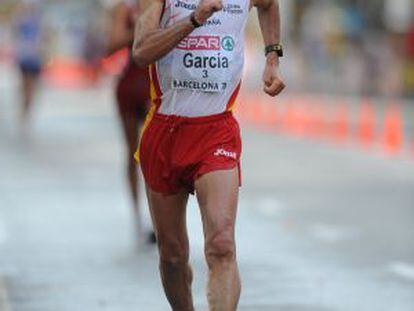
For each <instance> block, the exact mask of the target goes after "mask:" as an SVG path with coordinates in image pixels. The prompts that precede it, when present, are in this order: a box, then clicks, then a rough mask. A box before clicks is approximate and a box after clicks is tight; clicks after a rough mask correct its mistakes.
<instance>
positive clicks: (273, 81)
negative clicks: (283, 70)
mask: <svg viewBox="0 0 414 311" xmlns="http://www.w3.org/2000/svg"><path fill="white" fill-rule="evenodd" d="M263 83H264V86H263V90H264V92H265V93H266V94H268V95H270V96H272V97H274V96H276V95H279V94H280V93H281V92H282V91H283V90H284V88H285V87H286V86H285V83H284V82H283V80H282V78H281V77H280V74H279V61H275V58H274V57H273V59H272V57H271V56H269V57H268V59H267V62H266V66H265V69H264V72H263Z"/></svg>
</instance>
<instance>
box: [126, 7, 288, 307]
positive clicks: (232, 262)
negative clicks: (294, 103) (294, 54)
mask: <svg viewBox="0 0 414 311" xmlns="http://www.w3.org/2000/svg"><path fill="white" fill-rule="evenodd" d="M251 1H252V2H251V7H253V6H254V7H256V8H257V10H258V16H259V20H260V26H261V31H262V33H263V39H264V42H265V45H268V44H276V43H279V41H280V18H279V5H278V1H277V0H251ZM163 2H164V0H142V1H141V2H140V6H141V7H140V10H139V12H141V13H140V14H139V15H138V20H137V26H136V31H135V41H134V46H133V55H134V58H135V60H136V62H137V63H138V64H139V65H140V66H147V65H149V64H151V63H154V62H156V61H157V60H159V59H160V58H162V57H163V56H165V55H166V54H168V53H169V52H170V51H171V50H172V49H174V48H175V47H176V46H177V45H178V44H179V43H180V42H181V41H182V40H183V39H184V38H185V37H186V36H188V35H189V34H190V33H191V32H192V31H193V30H194V26H193V25H192V23H191V21H190V18H189V17H186V18H184V19H182V20H180V21H178V22H177V23H176V24H174V25H172V26H170V27H168V28H165V29H161V28H160V25H159V21H160V18H161V14H162V10H163ZM222 7H223V3H222V1H221V0H201V1H200V2H199V5H198V7H197V8H196V10H195V19H196V20H197V21H198V22H199V23H204V22H205V21H207V19H208V18H210V17H211V16H213V15H214V13H215V12H217V11H219V10H221V9H222ZM263 83H264V91H265V92H266V93H267V94H269V95H270V96H276V95H278V94H279V93H280V92H281V91H282V90H283V89H284V87H285V85H284V83H283V81H282V79H281V77H280V75H279V59H278V56H277V55H276V53H273V52H272V53H270V54H269V55H268V56H267V60H266V66H265V69H264V72H263ZM238 180H239V176H238V169H237V168H234V169H230V170H222V171H215V172H211V173H208V174H206V175H204V176H202V177H200V178H199V179H198V180H196V182H195V191H196V194H197V199H198V202H199V205H200V210H201V215H202V221H203V230H204V236H205V256H206V261H207V265H208V268H209V281H208V294H207V297H208V302H209V310H210V311H235V310H236V309H237V305H238V302H239V298H240V292H241V282H240V277H239V271H238V265H237V260H236V244H235V233H234V232H235V222H236V215H237V200H238V190H239V182H238ZM147 193H148V200H149V202H150V209H151V214H152V218H153V221H154V225H155V229H156V234H157V241H158V247H159V254H160V271H161V276H162V282H163V285H164V290H165V293H166V296H167V299H168V301H169V302H170V305H171V307H172V309H173V311H194V305H193V299H192V293H191V283H192V272H191V268H190V266H189V263H188V257H189V245H188V236H187V228H186V221H185V219H186V213H185V211H186V204H187V200H188V193H187V192H186V191H184V190H183V192H180V193H178V194H175V195H164V194H162V193H157V192H155V191H153V190H151V189H150V188H149V187H147Z"/></svg>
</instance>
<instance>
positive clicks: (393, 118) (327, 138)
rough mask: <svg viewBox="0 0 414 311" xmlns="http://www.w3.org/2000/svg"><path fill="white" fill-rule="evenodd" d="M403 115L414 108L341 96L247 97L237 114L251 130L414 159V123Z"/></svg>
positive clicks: (242, 99)
mask: <svg viewBox="0 0 414 311" xmlns="http://www.w3.org/2000/svg"><path fill="white" fill-rule="evenodd" d="M403 111H412V112H414V105H413V106H412V107H408V105H404V104H403V103H399V102H394V103H389V104H384V103H382V102H380V101H376V100H374V99H367V98H362V99H353V98H346V97H338V96H335V97H320V96H292V97H283V96H282V97H281V98H276V99H274V98H266V97H264V96H262V95H261V94H246V93H244V94H242V95H241V99H240V102H239V105H238V106H237V107H236V109H235V113H236V115H237V117H238V118H239V119H240V121H241V122H242V123H245V124H246V125H247V126H253V127H255V128H259V129H263V130H270V131H274V132H277V133H278V134H281V135H287V136H292V137H297V138H304V139H310V140H315V141H324V142H328V143H333V144H336V145H342V146H344V145H346V146H351V147H357V148H361V149H363V150H366V151H372V152H377V153H381V154H384V155H387V156H390V157H395V156H404V157H406V156H407V155H408V154H411V157H412V158H413V159H414V120H412V119H410V118H409V115H404V112H403ZM410 121H411V123H410ZM409 132H411V133H412V135H408V133H409ZM410 136H412V137H411V142H410V140H409V137H410Z"/></svg>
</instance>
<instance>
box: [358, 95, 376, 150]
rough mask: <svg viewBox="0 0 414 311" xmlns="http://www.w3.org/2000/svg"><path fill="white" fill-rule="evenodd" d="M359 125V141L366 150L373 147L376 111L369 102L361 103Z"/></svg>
mask: <svg viewBox="0 0 414 311" xmlns="http://www.w3.org/2000/svg"><path fill="white" fill-rule="evenodd" d="M359 113H360V114H359V124H358V141H359V143H360V144H361V146H362V147H364V148H370V147H372V145H373V143H374V140H375V128H376V124H375V111H374V106H373V104H372V103H371V102H369V101H363V102H362V103H361V107H360V112H359Z"/></svg>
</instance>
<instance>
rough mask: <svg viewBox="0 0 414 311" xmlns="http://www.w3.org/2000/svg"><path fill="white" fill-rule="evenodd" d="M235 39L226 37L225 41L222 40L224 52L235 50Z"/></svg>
mask: <svg viewBox="0 0 414 311" xmlns="http://www.w3.org/2000/svg"><path fill="white" fill-rule="evenodd" d="M234 45H235V44H234V39H233V37H230V36H226V37H224V38H223V40H221V46H222V47H223V49H224V50H226V51H229V52H231V51H233V50H234Z"/></svg>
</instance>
